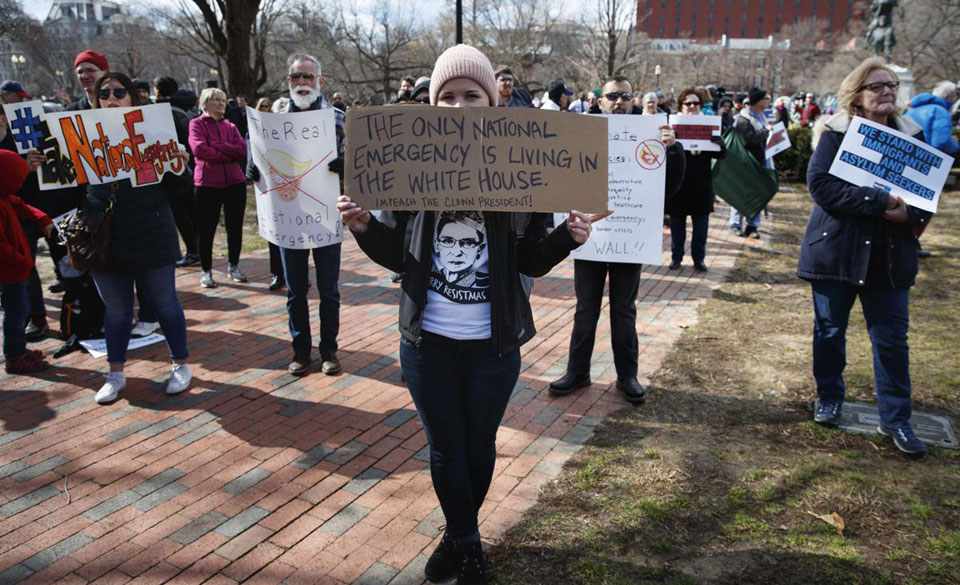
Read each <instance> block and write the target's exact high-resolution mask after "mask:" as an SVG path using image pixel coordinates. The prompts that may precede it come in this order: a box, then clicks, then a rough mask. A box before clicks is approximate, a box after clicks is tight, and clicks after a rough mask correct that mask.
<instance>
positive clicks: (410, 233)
mask: <svg viewBox="0 0 960 585" xmlns="http://www.w3.org/2000/svg"><path fill="white" fill-rule="evenodd" d="M435 214H436V212H433V211H413V212H387V213H386V214H385V217H384V221H379V220H378V219H377V218H371V220H370V223H369V226H368V229H367V230H366V231H365V232H364V233H362V234H359V233H356V232H354V236H355V237H356V239H357V242H358V243H359V244H360V248H361V249H362V250H363V251H364V252H365V253H366V254H367V256H369V257H370V259H371V260H373V261H374V262H376V263H377V264H380V265H381V266H383V267H385V268H387V269H388V270H392V271H394V272H402V273H403V282H402V286H401V292H400V333H401V334H402V335H403V336H404V338H406V339H407V340H408V341H410V342H411V343H414V344H416V345H418V346H419V344H420V342H421V341H422V337H423V336H422V324H423V308H424V306H426V304H427V279H428V278H429V276H430V266H431V262H432V258H431V250H432V239H433V227H434V220H435ZM528 215H529V222H527V227H526V229H525V230H524V232H523V235H522V236H519V237H518V236H517V234H516V232H515V230H514V222H513V216H514V214H513V213H508V212H484V213H483V219H484V224H485V226H486V231H487V241H488V243H489V246H490V247H489V254H490V288H491V303H490V304H491V309H490V315H491V343H493V349H494V350H495V351H496V352H497V354H498V355H501V356H502V355H506V354H507V353H510V352H511V351H513V350H514V349H516V348H518V347H520V346H521V345H522V344H523V343H525V342H527V341H528V340H530V338H532V337H533V335H534V333H536V329H535V328H534V325H533V314H532V312H531V311H530V301H529V299H528V298H527V295H526V293H525V292H524V290H523V287H522V286H521V284H520V273H523V274H526V275H528V276H543V275H545V274H546V273H548V272H549V271H550V269H552V268H553V267H554V266H556V265H557V264H558V263H560V262H561V261H562V260H563V259H564V258H566V257H567V255H568V254H569V253H570V251H571V250H574V249H575V248H577V247H578V246H579V244H578V243H577V242H576V240H574V239H573V237H572V236H571V235H570V232H569V231H567V227H566V223H563V224H561V225H560V226H559V227H557V228H556V229H554V230H553V231H552V232H551V233H550V234H549V235H548V234H547V232H546V228H545V227H544V215H545V214H542V213H530V214H528ZM394 220H395V221H394Z"/></svg>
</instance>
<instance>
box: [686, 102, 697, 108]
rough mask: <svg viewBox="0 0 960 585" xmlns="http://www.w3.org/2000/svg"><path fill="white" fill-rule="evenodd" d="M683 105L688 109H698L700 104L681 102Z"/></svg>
mask: <svg viewBox="0 0 960 585" xmlns="http://www.w3.org/2000/svg"><path fill="white" fill-rule="evenodd" d="M683 105H685V106H687V107H688V108H692V107H694V106H696V107H698V108H699V107H700V102H683Z"/></svg>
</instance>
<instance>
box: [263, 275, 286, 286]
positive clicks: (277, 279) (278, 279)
mask: <svg viewBox="0 0 960 585" xmlns="http://www.w3.org/2000/svg"><path fill="white" fill-rule="evenodd" d="M285 286H287V283H286V282H284V279H283V277H282V276H280V275H278V274H274V275H273V280H271V281H270V286H268V287H267V288H268V289H270V290H280V289H281V288H283V287H285Z"/></svg>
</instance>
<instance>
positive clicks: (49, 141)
mask: <svg viewBox="0 0 960 585" xmlns="http://www.w3.org/2000/svg"><path fill="white" fill-rule="evenodd" d="M41 127H42V128H43V131H44V138H43V139H42V140H41V141H40V144H39V147H38V149H37V150H39V151H40V152H42V153H43V154H44V155H45V156H46V161H45V162H44V164H43V165H41V167H40V170H39V178H40V189H41V190H42V191H48V190H50V189H60V188H63V187H70V186H74V185H78V184H79V185H84V184H87V183H91V184H94V185H100V184H103V183H112V182H114V181H119V180H122V179H130V181H131V182H132V183H133V185H134V186H135V187H139V186H141V185H149V184H153V183H159V182H160V179H161V178H163V175H164V173H167V172H172V173H174V174H176V175H179V174H181V173H183V171H184V169H185V168H186V166H185V165H184V163H183V161H182V160H181V159H180V158H179V157H178V156H177V155H178V154H179V153H180V152H183V150H182V149H181V147H180V144H178V143H177V131H176V129H175V128H174V126H173V114H172V113H171V110H170V104H166V103H164V104H152V105H149V106H136V107H133V108H99V109H96V110H83V111H79V112H60V113H55V114H44V115H43V116H42V117H41Z"/></svg>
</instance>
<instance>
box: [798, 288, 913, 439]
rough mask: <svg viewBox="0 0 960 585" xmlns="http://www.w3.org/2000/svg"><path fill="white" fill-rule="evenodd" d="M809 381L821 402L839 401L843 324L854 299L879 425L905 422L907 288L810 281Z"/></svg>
mask: <svg viewBox="0 0 960 585" xmlns="http://www.w3.org/2000/svg"><path fill="white" fill-rule="evenodd" d="M812 285H813V310H814V324H813V377H814V378H815V379H816V381H817V394H819V396H820V400H821V402H828V403H829V402H842V401H843V398H844V394H845V390H846V387H845V386H844V383H843V369H844V367H845V366H846V364H847V341H846V332H847V323H848V322H849V319H850V309H852V308H853V302H854V301H855V300H856V298H857V297H860V304H861V305H862V307H863V316H864V318H865V319H866V321H867V331H868V332H869V334H870V342H871V345H872V346H873V376H874V384H875V386H876V388H877V405H878V406H879V407H880V422H881V424H883V425H884V426H896V425H897V424H898V423H903V422H907V421H909V420H910V414H911V407H910V350H909V348H908V347H907V329H908V328H909V322H910V315H909V303H910V289H909V288H889V287H886V288H882V287H860V286H854V285H851V284H844V283H840V282H832V281H821V280H817V281H813V282H812Z"/></svg>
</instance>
